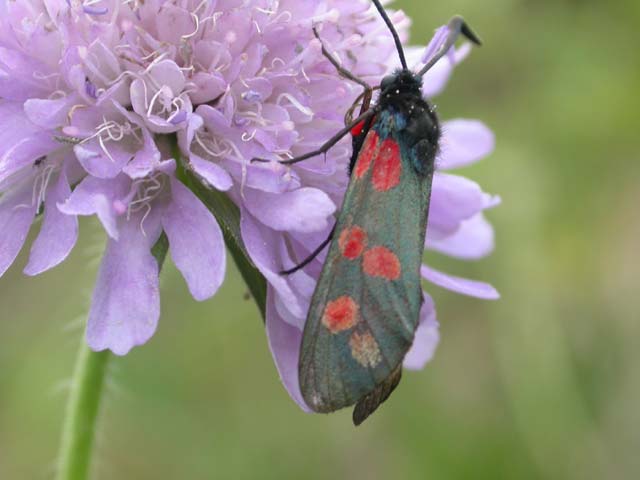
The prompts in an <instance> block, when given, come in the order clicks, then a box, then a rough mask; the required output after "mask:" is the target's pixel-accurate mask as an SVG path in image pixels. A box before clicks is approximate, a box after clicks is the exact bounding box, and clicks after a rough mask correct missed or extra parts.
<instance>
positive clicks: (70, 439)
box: [56, 338, 111, 480]
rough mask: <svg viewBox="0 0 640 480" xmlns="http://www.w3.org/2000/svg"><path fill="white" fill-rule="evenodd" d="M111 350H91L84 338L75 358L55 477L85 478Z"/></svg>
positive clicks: (72, 479) (68, 479)
mask: <svg viewBox="0 0 640 480" xmlns="http://www.w3.org/2000/svg"><path fill="white" fill-rule="evenodd" d="M110 356H111V353H110V352H109V351H108V350H105V351H103V352H94V351H92V350H91V349H90V348H89V347H88V346H87V343H86V342H85V340H84V338H83V339H82V340H81V342H80V350H79V351H78V357H77V359H76V366H75V371H74V373H73V380H72V383H71V391H70V393H69V400H68V403H67V409H66V413H65V416H64V422H63V425H62V440H61V444H60V453H59V456H58V471H57V475H56V480H85V479H86V478H88V477H87V475H88V473H89V466H90V464H91V453H92V451H93V441H94V437H95V430H96V419H97V417H98V412H99V409H100V400H101V398H102V391H103V389H104V380H105V377H106V371H107V365H108V363H109V358H110Z"/></svg>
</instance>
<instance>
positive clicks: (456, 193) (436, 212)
mask: <svg viewBox="0 0 640 480" xmlns="http://www.w3.org/2000/svg"><path fill="white" fill-rule="evenodd" d="M485 204H486V197H485V195H484V194H483V192H482V190H481V189H480V186H479V185H478V184H477V183H476V182H474V181H472V180H469V179H468V178H465V177H460V176H457V175H450V174H446V173H441V172H436V174H435V175H434V176H433V187H432V192H431V205H430V207H429V226H428V228H427V231H430V230H431V231H432V232H433V231H434V230H436V231H437V232H438V233H439V234H452V233H454V232H455V231H456V230H457V229H458V227H459V226H460V222H461V221H462V220H465V219H467V218H471V217H472V216H473V215H475V214H476V213H478V212H480V211H482V210H483V209H484V208H485Z"/></svg>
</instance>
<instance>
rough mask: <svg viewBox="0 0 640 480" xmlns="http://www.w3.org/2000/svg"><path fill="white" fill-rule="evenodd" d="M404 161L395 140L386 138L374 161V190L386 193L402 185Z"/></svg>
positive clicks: (372, 179)
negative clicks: (401, 175) (401, 176)
mask: <svg viewBox="0 0 640 480" xmlns="http://www.w3.org/2000/svg"><path fill="white" fill-rule="evenodd" d="M401 173H402V161H401V159H400V147H399V146H398V143H397V142H396V141H395V140H392V139H391V138H386V139H385V140H384V141H383V142H382V144H381V145H380V151H379V152H378V155H377V156H376V157H375V159H374V161H373V176H372V178H371V182H372V183H373V188H375V189H376V190H378V191H379V192H386V191H387V190H390V189H392V188H393V187H395V186H396V185H398V184H399V183H400V174H401Z"/></svg>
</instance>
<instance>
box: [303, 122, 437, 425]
mask: <svg viewBox="0 0 640 480" xmlns="http://www.w3.org/2000/svg"><path fill="white" fill-rule="evenodd" d="M411 155H412V152H411V150H410V149H405V148H404V147H401V146H400V143H398V141H397V139H396V138H393V137H391V136H388V137H386V138H381V135H380V134H379V132H378V131H377V130H376V127H375V126H374V128H372V129H371V130H370V131H369V133H368V134H367V137H366V140H365V142H364V144H363V147H362V149H361V150H360V152H359V155H358V160H357V162H356V164H355V166H354V169H353V172H352V176H351V181H350V183H349V187H348V189H347V192H346V195H345V199H344V203H343V206H342V210H341V214H340V216H339V218H338V222H337V224H336V230H335V234H334V239H333V241H332V243H331V246H330V248H329V252H328V255H327V259H326V261H325V265H324V268H323V271H322V274H321V276H320V279H319V280H318V285H317V286H316V290H315V292H314V295H313V298H312V301H311V307H310V309H309V314H308V317H307V323H306V326H305V330H304V334H303V340H302V347H301V355H300V364H299V378H300V387H301V390H302V395H303V397H304V399H305V401H306V402H307V404H308V405H309V406H310V407H311V408H312V409H313V410H315V411H317V412H331V411H334V410H338V409H340V408H343V407H346V406H349V405H353V404H354V403H356V402H361V403H360V404H359V407H357V409H356V413H357V411H358V408H360V410H361V414H360V417H362V414H363V413H362V412H364V414H368V413H370V412H369V411H370V410H371V407H372V406H373V408H375V407H376V406H377V405H379V403H381V401H384V399H385V398H386V397H387V396H388V395H389V394H390V393H391V391H392V390H393V388H394V387H395V385H397V383H398V381H399V379H400V372H401V365H402V360H403V359H404V356H405V355H406V353H407V351H408V350H409V348H410V347H411V343H412V341H413V336H414V333H415V329H416V327H417V322H418V319H419V312H420V306H421V302H422V290H421V286H420V272H419V271H420V265H421V261H422V253H423V249H424V247H423V246H424V235H425V229H426V220H427V211H428V203H429V196H430V191H431V174H430V173H429V174H428V175H419V174H418V173H416V170H415V169H414V167H413V166H412V162H411V158H410V156H411ZM355 416H356V415H355V414H354V421H355ZM364 416H365V417H366V415H364ZM357 423H358V422H357Z"/></svg>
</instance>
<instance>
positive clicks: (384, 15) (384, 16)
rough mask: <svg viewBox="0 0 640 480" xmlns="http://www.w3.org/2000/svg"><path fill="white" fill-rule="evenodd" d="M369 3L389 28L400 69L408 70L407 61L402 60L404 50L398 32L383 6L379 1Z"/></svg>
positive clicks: (373, 0) (374, 0)
mask: <svg viewBox="0 0 640 480" xmlns="http://www.w3.org/2000/svg"><path fill="white" fill-rule="evenodd" d="M371 1H372V2H373V4H374V5H375V7H376V9H377V10H378V12H379V13H380V16H381V17H382V20H384V23H386V24H387V27H389V31H390V32H391V35H392V36H393V41H394V42H395V43H396V50H398V56H399V57H400V63H401V64H402V69H403V70H408V68H407V61H406V60H405V58H404V50H403V49H402V43H400V37H399V36H398V32H396V29H395V27H394V26H393V23H391V20H390V19H389V16H388V15H387V12H385V11H384V8H383V6H382V5H381V4H380V0H371Z"/></svg>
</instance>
